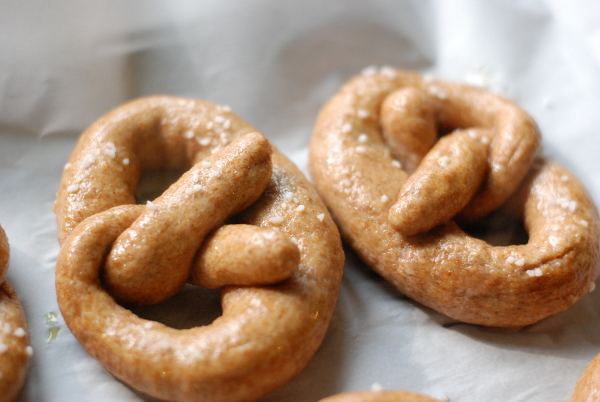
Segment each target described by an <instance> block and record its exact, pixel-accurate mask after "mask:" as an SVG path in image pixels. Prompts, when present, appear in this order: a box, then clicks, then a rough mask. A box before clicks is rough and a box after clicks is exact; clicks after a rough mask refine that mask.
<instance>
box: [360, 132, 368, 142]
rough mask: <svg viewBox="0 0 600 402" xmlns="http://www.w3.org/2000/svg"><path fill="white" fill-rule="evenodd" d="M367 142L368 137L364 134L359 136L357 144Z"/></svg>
mask: <svg viewBox="0 0 600 402" xmlns="http://www.w3.org/2000/svg"><path fill="white" fill-rule="evenodd" d="M368 140H369V136H368V135H366V134H361V135H359V136H358V142H360V143H362V144H364V143H365V142H367V141H368Z"/></svg>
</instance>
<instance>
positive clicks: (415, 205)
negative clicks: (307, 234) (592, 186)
mask: <svg viewBox="0 0 600 402" xmlns="http://www.w3.org/2000/svg"><path fill="white" fill-rule="evenodd" d="M438 133H442V134H445V133H449V134H447V135H445V136H443V137H441V139H440V141H437V136H438ZM436 141H437V142H436ZM539 141H540V135H539V132H538V129H537V127H536V125H535V123H534V122H533V120H532V119H531V118H530V117H529V116H528V115H527V114H526V113H525V112H524V111H522V110H521V109H519V108H518V107H517V106H516V105H514V104H513V103H512V102H510V101H508V100H505V99H502V98H500V97H498V96H496V95H493V94H491V93H488V92H486V91H483V90H480V89H476V88H471V87H467V86H464V85H459V84H454V83H447V82H444V81H438V80H433V79H429V78H426V77H422V76H420V75H417V74H413V73H407V72H402V71H398V70H393V69H389V68H385V69H382V70H381V71H379V72H376V73H369V74H363V75H361V76H358V77H355V78H353V79H352V80H350V81H349V82H348V83H346V84H345V85H344V86H343V87H342V88H341V89H340V91H339V92H338V93H337V94H336V95H335V96H334V97H333V98H332V99H331V100H329V101H328V102H327V104H326V105H324V107H323V108H322V110H321V112H320V114H319V116H318V119H317V121H316V124H315V128H314V132H313V136H312V138H311V143H310V160H309V164H310V165H309V167H310V171H311V175H312V177H313V180H314V183H315V186H316V187H317V189H318V191H319V193H320V194H321V196H322V197H323V199H324V201H325V203H326V204H327V205H328V207H329V208H330V210H331V212H332V216H333V217H334V219H335V220H336V222H337V223H338V225H339V227H340V231H341V232H342V235H343V236H344V237H345V238H346V239H347V240H348V242H349V243H350V244H351V245H352V247H353V248H354V249H355V250H356V252H357V253H358V254H359V256H360V257H361V258H362V259H363V261H365V262H366V264H367V265H369V266H371V267H372V268H373V269H374V270H375V271H376V272H377V273H379V274H380V275H382V276H383V277H384V278H386V279H387V280H388V281H389V282H391V283H392V284H393V285H394V286H395V287H396V288H398V289H399V290H400V291H401V292H402V293H404V294H405V295H407V296H409V297H411V298H412V299H414V300H417V301H419V302H420V303H422V304H424V305H426V306H429V307H431V308H433V309H435V310H437V311H439V312H441V313H444V314H446V315H448V316H450V317H452V318H455V319H457V320H460V321H463V322H467V323H474V324H481V325H488V326H500V327H510V326H524V325H528V324H532V323H535V322H537V321H539V320H541V319H543V318H545V317H547V316H549V315H552V314H555V313H558V312H560V311H562V310H564V309H566V308H568V307H569V306H571V305H573V304H574V303H575V302H576V301H578V300H579V299H581V298H582V297H583V296H584V295H585V294H587V292H588V291H590V290H591V289H593V287H594V281H595V280H596V278H597V275H598V251H599V250H598V213H597V211H596V208H595V206H594V204H593V202H592V200H591V198H590V197H589V195H588V194H587V192H586V190H585V189H584V187H583V185H582V184H581V183H580V182H579V181H578V180H577V178H575V177H574V176H573V175H572V174H571V173H570V172H568V171H567V170H566V169H565V168H564V167H562V166H561V165H559V164H558V163H556V162H554V161H551V160H545V159H540V160H538V163H535V164H533V162H534V161H535V160H536V152H537V149H538V145H539ZM532 164H533V165H532ZM402 166H404V168H402ZM530 166H532V167H531V168H530ZM526 175H527V176H526ZM509 196H510V197H511V198H510V199H509ZM500 205H504V206H503V208H504V209H506V211H507V212H508V213H511V214H517V215H521V216H522V218H523V221H524V225H525V228H526V230H527V232H528V235H529V241H528V243H527V244H520V245H511V246H506V247H499V246H496V247H495V246H492V245H490V244H488V243H486V242H485V241H482V240H480V239H476V238H473V237H471V236H469V235H467V234H466V233H465V232H464V231H463V230H461V229H460V228H459V226H458V225H457V224H456V223H455V222H454V220H453V219H451V218H452V217H457V219H460V220H463V221H470V220H474V219H477V218H479V217H482V216H484V215H486V214H488V213H489V212H490V211H492V210H495V209H497V208H498V207H499V206H500ZM509 206H510V208H509Z"/></svg>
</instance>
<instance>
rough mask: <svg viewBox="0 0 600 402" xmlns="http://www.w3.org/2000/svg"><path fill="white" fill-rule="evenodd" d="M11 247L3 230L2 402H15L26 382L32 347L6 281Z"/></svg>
mask: <svg viewBox="0 0 600 402" xmlns="http://www.w3.org/2000/svg"><path fill="white" fill-rule="evenodd" d="M9 254H10V249H9V244H8V238H7V236H6V233H5V232H4V230H3V229H2V227H1V226H0V272H2V276H1V277H0V279H1V280H2V284H1V285H0V401H2V402H4V401H13V400H15V399H16V398H17V396H18V394H19V391H20V390H21V388H22V387H23V384H24V383H25V379H26V378H27V371H28V367H29V357H30V356H31V352H32V349H31V346H29V332H28V329H27V322H26V321H25V313H24V312H23V307H21V302H20V301H19V298H18V297H17V293H16V292H15V290H14V289H13V288H12V286H11V285H10V283H8V281H7V280H5V279H4V275H5V273H6V270H7V269H8V262H9Z"/></svg>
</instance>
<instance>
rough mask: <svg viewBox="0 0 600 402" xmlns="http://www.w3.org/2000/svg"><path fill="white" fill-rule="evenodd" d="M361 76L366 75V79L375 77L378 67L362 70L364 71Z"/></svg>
mask: <svg viewBox="0 0 600 402" xmlns="http://www.w3.org/2000/svg"><path fill="white" fill-rule="evenodd" d="M360 74H361V75H364V76H366V77H368V76H371V75H375V74H377V67H376V66H368V67H365V68H363V69H362V71H361V72H360Z"/></svg>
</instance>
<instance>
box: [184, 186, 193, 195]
mask: <svg viewBox="0 0 600 402" xmlns="http://www.w3.org/2000/svg"><path fill="white" fill-rule="evenodd" d="M185 193H186V194H187V195H191V194H193V193H194V189H193V188H191V187H188V188H186V189H185Z"/></svg>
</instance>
